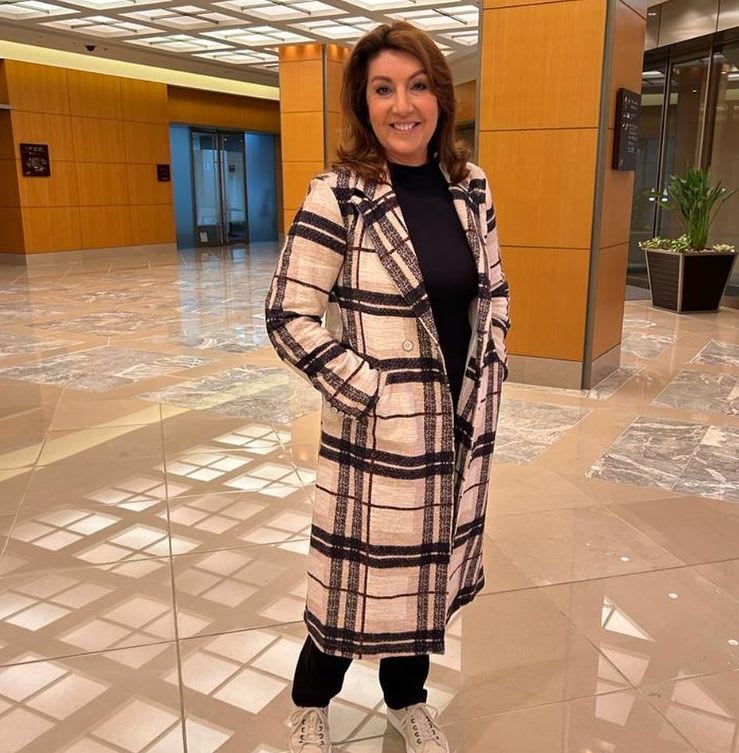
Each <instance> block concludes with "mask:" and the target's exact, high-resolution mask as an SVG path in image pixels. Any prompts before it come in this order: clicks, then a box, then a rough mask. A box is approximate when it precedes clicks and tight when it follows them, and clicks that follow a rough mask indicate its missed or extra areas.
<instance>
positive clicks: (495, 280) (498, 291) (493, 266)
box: [485, 180, 511, 375]
mask: <svg viewBox="0 0 739 753" xmlns="http://www.w3.org/2000/svg"><path fill="white" fill-rule="evenodd" d="M485 210H486V211H485V221H486V223H487V255H488V263H489V265H490V269H489V270H488V274H489V276H490V310H491V319H490V322H491V333H490V334H491V337H492V339H493V343H494V345H495V350H496V352H497V353H498V356H499V358H500V360H501V361H502V362H503V364H504V365H505V368H506V375H507V374H508V366H507V362H508V355H507V351H506V346H505V338H506V336H507V335H508V330H509V329H510V327H511V320H510V293H509V290H508V281H507V280H506V278H505V275H504V274H503V266H502V264H501V261H500V246H499V245H498V228H497V226H496V221H495V207H494V206H493V197H492V194H491V192H490V186H489V184H488V182H487V180H486V181H485Z"/></svg>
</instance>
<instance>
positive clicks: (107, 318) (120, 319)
mask: <svg viewBox="0 0 739 753" xmlns="http://www.w3.org/2000/svg"><path fill="white" fill-rule="evenodd" d="M162 323H163V322H162V321H160V320H157V319H151V318H149V317H145V316H141V315H140V314H137V313H134V312H132V311H107V312H101V313H93V314H85V315H83V316H76V317H75V316H73V317H70V318H58V319H54V320H52V321H47V322H38V323H37V324H35V325H34V326H36V327H39V328H40V329H44V330H51V331H54V332H89V333H91V334H95V335H98V336H100V335H102V336H105V337H108V336H110V335H119V334H127V333H129V332H138V331H139V330H143V329H151V328H153V327H158V326H160V325H161V324H162Z"/></svg>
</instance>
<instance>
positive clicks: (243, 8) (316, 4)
mask: <svg viewBox="0 0 739 753" xmlns="http://www.w3.org/2000/svg"><path fill="white" fill-rule="evenodd" d="M213 5H218V6H220V7H222V8H227V9H228V10H232V11H236V12H238V13H244V14H245V15H247V16H253V17H254V18H260V19H262V20H264V21H271V22H279V21H296V20H300V19H303V18H321V17H325V16H336V15H341V14H342V13H344V11H343V10H341V9H340V8H336V7H334V6H333V5H329V4H328V3H324V2H321V1H320V0H298V2H292V0H285V1H284V2H279V0H276V1H274V2H273V0H224V1H223V2H218V3H213Z"/></svg>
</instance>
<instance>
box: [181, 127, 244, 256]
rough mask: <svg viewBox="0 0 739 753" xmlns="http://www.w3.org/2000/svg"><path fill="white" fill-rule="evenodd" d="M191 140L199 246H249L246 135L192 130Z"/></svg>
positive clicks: (196, 241) (196, 229) (196, 239)
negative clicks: (243, 244)
mask: <svg viewBox="0 0 739 753" xmlns="http://www.w3.org/2000/svg"><path fill="white" fill-rule="evenodd" d="M190 138H191V144H192V180H193V197H194V203H193V207H194V226H195V243H196V245H198V246H223V245H228V244H231V243H246V242H247V239H248V223H247V200H246V150H245V145H244V143H245V142H244V134H243V133H227V132H220V131H203V130H198V129H195V128H193V129H191V131H190Z"/></svg>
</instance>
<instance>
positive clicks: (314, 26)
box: [291, 16, 377, 42]
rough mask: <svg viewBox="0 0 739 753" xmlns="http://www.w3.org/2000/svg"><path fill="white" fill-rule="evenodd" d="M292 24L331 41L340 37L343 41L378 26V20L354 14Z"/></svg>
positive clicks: (357, 36)
mask: <svg viewBox="0 0 739 753" xmlns="http://www.w3.org/2000/svg"><path fill="white" fill-rule="evenodd" d="M291 26H293V27H295V28H296V29H300V30H301V31H307V32H308V33H309V34H315V35H316V36H319V37H323V38H324V39H328V40H329V41H336V40H339V39H340V40H341V41H342V42H349V41H352V40H354V39H357V38H359V37H360V36H362V34H364V32H365V31H369V30H370V29H373V28H374V27H375V26H377V21H373V20H372V19H371V18H366V17H365V16H353V17H351V18H342V19H341V20H338V19H337V20H334V19H330V20H328V19H327V20H323V21H320V20H319V21H303V22H302V23H297V24H291Z"/></svg>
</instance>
